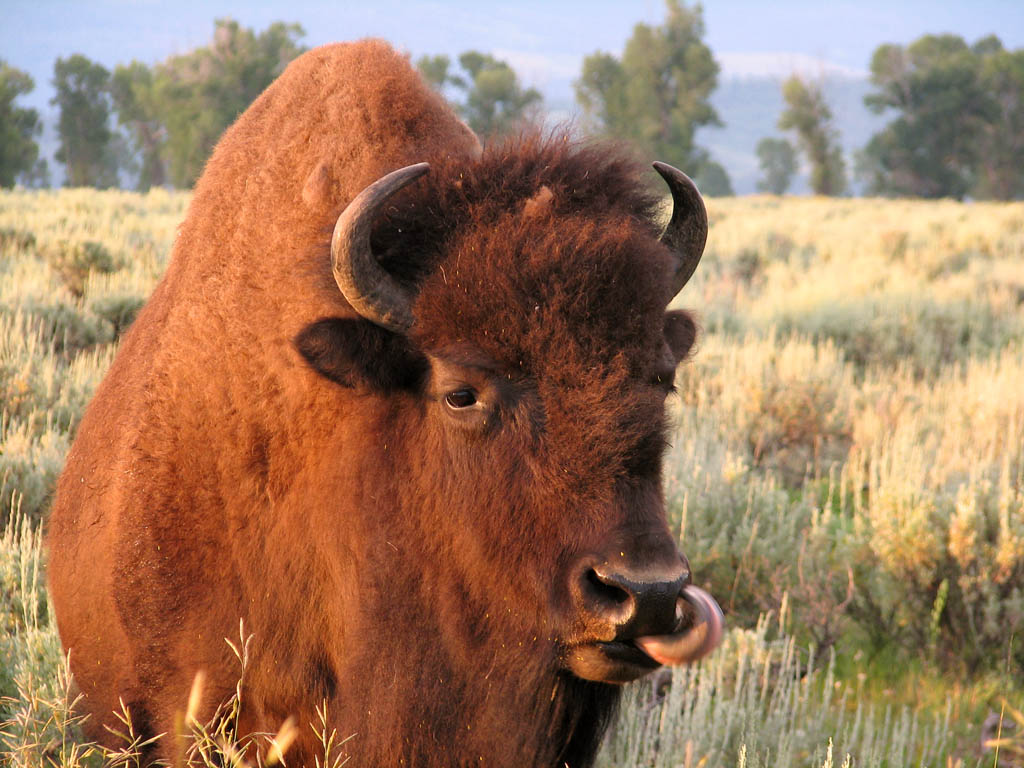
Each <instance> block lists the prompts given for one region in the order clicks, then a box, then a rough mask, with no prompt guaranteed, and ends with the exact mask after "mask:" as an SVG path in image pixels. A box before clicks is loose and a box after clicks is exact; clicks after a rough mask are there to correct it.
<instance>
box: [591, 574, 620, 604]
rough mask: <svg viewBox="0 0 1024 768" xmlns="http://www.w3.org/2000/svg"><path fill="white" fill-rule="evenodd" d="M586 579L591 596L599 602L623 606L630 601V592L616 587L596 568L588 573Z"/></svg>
mask: <svg viewBox="0 0 1024 768" xmlns="http://www.w3.org/2000/svg"><path fill="white" fill-rule="evenodd" d="M586 579H587V585H588V586H589V588H590V592H591V594H592V595H593V596H594V597H596V598H598V600H599V601H601V602H603V603H605V604H610V605H622V604H623V603H625V602H628V601H629V598H630V594H629V592H627V591H626V590H624V589H623V588H622V587H619V586H616V584H615V583H614V582H612V581H610V580H608V579H607V578H606V577H603V576H602V575H601V574H600V573H598V572H597V570H595V569H594V568H591V569H590V570H588V571H587V575H586Z"/></svg>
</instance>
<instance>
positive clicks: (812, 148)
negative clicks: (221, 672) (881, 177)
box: [778, 75, 846, 195]
mask: <svg viewBox="0 0 1024 768" xmlns="http://www.w3.org/2000/svg"><path fill="white" fill-rule="evenodd" d="M782 98H783V99H784V100H785V102H786V109H785V110H783V112H782V114H781V115H780V116H779V123H778V126H779V130H782V131H789V130H792V131H793V132H795V133H796V137H797V143H798V144H799V147H800V149H801V151H802V152H803V153H804V155H805V156H806V158H807V161H808V162H809V163H810V165H811V189H812V190H814V194H816V195H841V194H843V193H844V192H845V191H846V166H845V163H844V162H843V152H842V149H841V147H840V146H839V138H838V135H837V134H836V131H835V129H834V128H833V127H832V125H831V122H832V111H831V110H830V109H829V108H828V105H827V104H826V103H825V96H824V94H823V93H822V91H821V87H820V86H819V85H817V84H814V83H806V82H804V81H803V80H801V79H800V78H799V77H798V76H796V75H794V76H793V77H791V78H789V79H788V80H786V82H785V83H783V84H782Z"/></svg>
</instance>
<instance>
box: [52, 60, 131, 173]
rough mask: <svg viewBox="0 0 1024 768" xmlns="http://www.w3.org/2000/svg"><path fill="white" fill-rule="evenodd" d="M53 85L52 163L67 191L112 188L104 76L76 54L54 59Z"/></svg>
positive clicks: (113, 151) (113, 153)
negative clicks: (56, 143)
mask: <svg viewBox="0 0 1024 768" xmlns="http://www.w3.org/2000/svg"><path fill="white" fill-rule="evenodd" d="M53 85H54V88H56V91H57V95H56V96H54V97H53V99H51V101H50V103H51V104H55V105H57V107H58V108H59V110H60V117H59V119H58V123H57V134H58V135H59V137H60V147H59V148H58V149H57V154H56V159H57V161H58V162H60V163H63V164H64V167H65V172H66V176H67V180H66V182H65V183H66V184H67V186H69V187H100V188H103V187H111V186H114V185H116V184H117V165H118V157H117V148H116V145H115V143H114V133H113V131H111V130H110V115H111V102H110V91H109V86H110V73H109V72H108V71H107V70H106V68H105V67H103V66H101V65H100V64H97V63H95V62H93V61H90V60H89V59H87V58H86V57H85V56H83V55H82V54H80V53H76V54H74V55H72V56H69V57H68V58H66V59H57V61H56V63H55V64H54V67H53Z"/></svg>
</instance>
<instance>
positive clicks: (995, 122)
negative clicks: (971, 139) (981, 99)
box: [972, 37, 1024, 200]
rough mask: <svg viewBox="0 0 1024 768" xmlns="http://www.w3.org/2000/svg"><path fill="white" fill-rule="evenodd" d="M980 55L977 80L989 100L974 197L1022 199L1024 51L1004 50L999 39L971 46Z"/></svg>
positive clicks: (982, 132) (981, 137)
mask: <svg viewBox="0 0 1024 768" xmlns="http://www.w3.org/2000/svg"><path fill="white" fill-rule="evenodd" d="M972 48H973V50H974V51H975V52H976V53H978V54H979V55H980V56H981V66H980V75H979V76H980V81H981V87H982V90H983V92H984V93H986V94H987V95H988V97H989V98H990V99H991V104H990V105H989V107H988V110H989V114H990V119H989V120H987V121H986V122H985V124H984V125H983V126H982V128H981V135H980V137H979V146H978V155H979V162H978V168H977V173H976V182H975V186H974V190H973V193H974V195H975V197H980V198H995V199H996V200H1014V199H1017V200H1019V199H1021V198H1024V49H1022V50H1016V51H1013V52H1010V51H1006V50H1004V49H1003V46H1002V44H1001V43H999V40H998V38H994V37H991V38H985V39H984V40H981V41H979V42H978V43H975V45H974V46H972Z"/></svg>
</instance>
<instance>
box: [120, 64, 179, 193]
mask: <svg viewBox="0 0 1024 768" xmlns="http://www.w3.org/2000/svg"><path fill="white" fill-rule="evenodd" d="M110 93H111V96H112V97H113V100H114V107H115V109H116V110H117V120H118V122H119V123H120V124H121V125H122V126H123V127H124V128H125V129H126V130H127V131H128V136H129V137H130V139H131V141H132V144H133V147H132V149H133V150H134V151H135V152H136V154H137V155H138V156H139V160H140V168H139V175H138V182H137V185H136V186H137V188H138V189H139V190H140V191H143V192H144V191H146V190H147V189H149V188H150V187H153V186H162V185H163V184H166V183H167V166H166V162H165V160H164V153H165V146H166V142H167V130H166V129H165V128H164V126H163V123H161V122H160V120H159V119H158V115H159V114H160V111H161V110H160V105H159V104H158V103H156V101H155V95H156V91H155V88H154V73H153V70H151V69H150V68H149V67H147V66H146V65H145V64H142V63H140V62H138V61H133V62H132V63H131V64H128V65H123V64H122V65H119V66H118V67H117V68H116V69H115V70H114V75H113V77H112V78H111V81H110Z"/></svg>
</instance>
